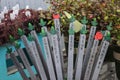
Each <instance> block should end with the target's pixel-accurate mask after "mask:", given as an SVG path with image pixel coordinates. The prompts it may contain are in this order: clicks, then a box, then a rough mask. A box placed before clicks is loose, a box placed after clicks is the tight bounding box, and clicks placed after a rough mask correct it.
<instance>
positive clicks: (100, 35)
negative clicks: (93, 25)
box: [95, 32, 103, 40]
mask: <svg viewBox="0 0 120 80" xmlns="http://www.w3.org/2000/svg"><path fill="white" fill-rule="evenodd" d="M102 38H103V34H102V33H101V32H97V33H96V35H95V39H96V40H101V39H102Z"/></svg>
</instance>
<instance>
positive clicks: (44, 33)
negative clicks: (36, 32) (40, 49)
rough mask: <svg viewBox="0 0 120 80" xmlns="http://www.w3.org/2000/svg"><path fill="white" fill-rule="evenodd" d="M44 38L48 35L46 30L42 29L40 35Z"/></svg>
mask: <svg viewBox="0 0 120 80" xmlns="http://www.w3.org/2000/svg"><path fill="white" fill-rule="evenodd" d="M40 34H41V35H42V36H43V37H44V36H46V35H47V33H46V32H45V30H44V29H43V28H42V29H41V33H40Z"/></svg>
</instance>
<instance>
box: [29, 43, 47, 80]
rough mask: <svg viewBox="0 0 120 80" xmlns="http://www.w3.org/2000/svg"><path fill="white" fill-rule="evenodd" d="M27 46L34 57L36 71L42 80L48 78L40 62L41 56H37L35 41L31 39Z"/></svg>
mask: <svg viewBox="0 0 120 80" xmlns="http://www.w3.org/2000/svg"><path fill="white" fill-rule="evenodd" d="M29 46H30V48H31V52H32V55H33V56H32V57H33V58H34V60H35V63H36V66H37V71H38V74H39V76H40V77H41V79H42V80H48V79H47V75H46V73H45V69H44V66H43V64H42V61H41V58H40V56H39V53H38V50H37V47H36V44H35V41H31V43H30V45H29Z"/></svg>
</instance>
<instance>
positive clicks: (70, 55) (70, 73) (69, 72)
mask: <svg viewBox="0 0 120 80" xmlns="http://www.w3.org/2000/svg"><path fill="white" fill-rule="evenodd" d="M73 27H74V25H73V22H71V23H70V27H69V44H68V68H67V79H68V80H73V62H74V61H73V58H74V56H73V55H74V30H73Z"/></svg>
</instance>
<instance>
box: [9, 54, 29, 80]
mask: <svg viewBox="0 0 120 80" xmlns="http://www.w3.org/2000/svg"><path fill="white" fill-rule="evenodd" d="M14 53H16V52H14ZM14 53H10V57H11V59H12V61H13V63H14V64H15V66H17V68H18V71H19V72H20V74H21V76H22V78H23V80H29V79H28V77H27V76H26V74H25V72H24V71H23V69H22V67H21V66H20V63H19V61H18V60H17V58H16V57H15V55H14Z"/></svg>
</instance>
